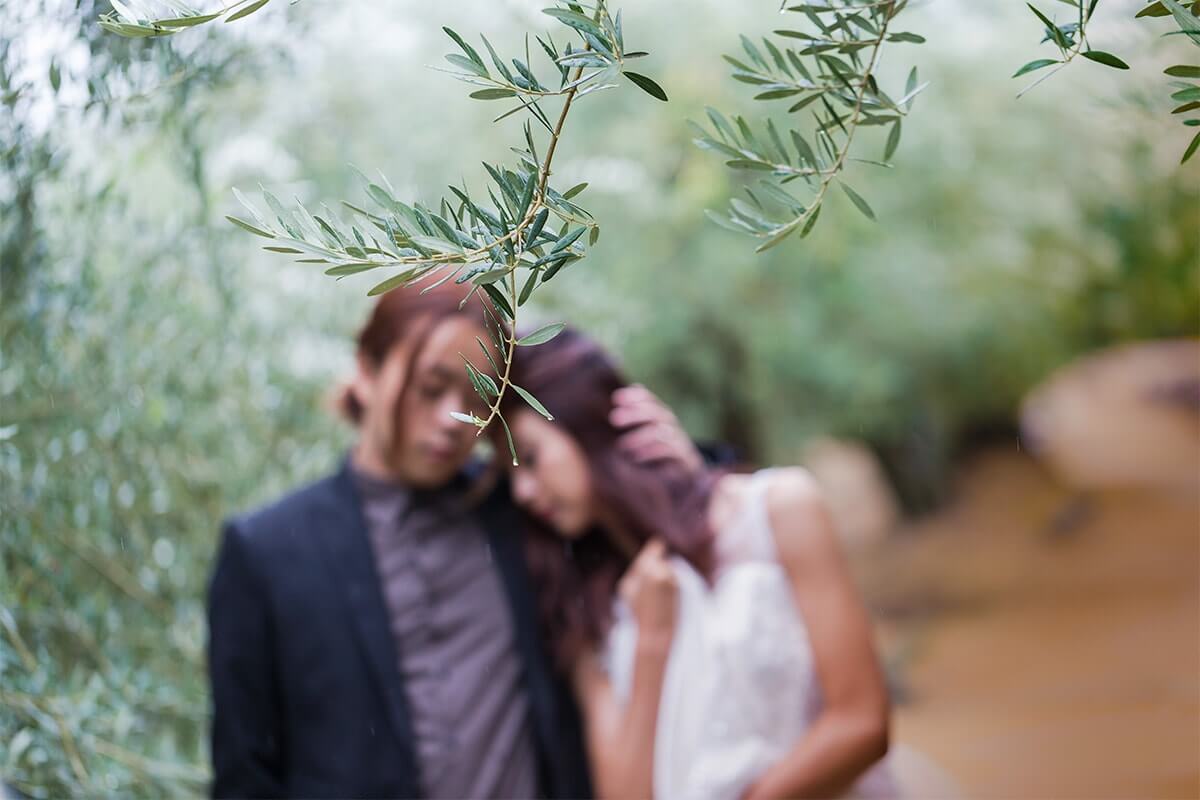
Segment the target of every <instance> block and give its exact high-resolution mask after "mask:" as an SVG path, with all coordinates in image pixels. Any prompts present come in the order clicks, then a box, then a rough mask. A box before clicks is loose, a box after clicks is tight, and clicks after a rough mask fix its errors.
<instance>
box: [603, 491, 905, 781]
mask: <svg viewBox="0 0 1200 800" xmlns="http://www.w3.org/2000/svg"><path fill="white" fill-rule="evenodd" d="M768 475H769V471H767V470H764V471H760V472H758V473H755V474H754V475H753V476H752V478H751V480H750V482H749V484H748V486H749V492H748V498H747V500H746V502H745V504H744V506H743V507H742V510H741V512H740V513H739V514H737V515H736V519H735V520H734V522H733V523H732V524H731V525H729V526H728V527H727V528H725V529H724V530H721V531H719V532H718V533H717V536H716V563H717V570H716V573H715V576H714V582H713V585H712V586H711V587H710V586H708V585H707V584H706V583H705V581H704V579H703V578H702V577H701V576H700V575H699V574H698V573H697V572H696V571H695V570H694V569H693V568H692V567H691V565H689V564H688V563H687V562H686V561H684V560H683V559H681V558H678V557H675V558H674V559H673V565H674V568H675V572H676V575H677V577H678V583H679V615H678V622H677V627H676V631H675V637H674V640H673V642H672V645H671V654H670V657H669V659H668V662H667V668H666V675H665V679H664V683H663V692H662V700H661V703H660V705H659V712H658V725H657V729H656V733H655V744H654V748H655V749H654V795H655V797H656V798H658V800H701V799H702V798H711V800H736V798H738V797H739V796H741V794H742V793H743V792H744V791H745V790H746V789H747V788H748V787H749V786H750V785H751V784H752V783H753V782H754V780H755V779H756V778H758V777H759V776H760V775H761V774H762V773H763V772H764V771H765V770H767V769H768V768H769V767H770V766H772V765H773V764H775V763H776V762H778V761H779V760H781V759H782V758H783V757H784V755H785V754H787V753H788V751H789V750H791V749H792V747H793V746H794V745H795V744H796V743H797V742H798V741H799V740H800V739H801V737H803V736H804V732H805V730H806V729H807V728H808V726H809V725H810V724H811V723H812V722H813V720H814V719H815V718H816V716H817V715H818V714H819V713H820V709H821V687H820V685H819V683H818V681H817V674H816V669H815V665H814V662H813V653H812V648H811V647H810V645H809V638H808V631H807V628H806V626H805V624H804V619H803V618H802V617H801V615H800V613H799V610H798V609H797V606H796V603H795V600H794V599H793V596H792V589H791V584H790V582H789V579H788V575H787V573H786V572H785V570H784V568H783V565H782V564H781V563H780V561H779V557H778V553H777V551H776V547H775V538H774V535H773V534H772V532H771V524H770V521H769V518H768V513H767V498H766V494H767V485H768V482H769V480H768ZM636 643H637V626H636V623H635V622H634V620H633V617H632V615H631V614H630V612H629V610H628V609H627V608H626V607H625V606H624V605H623V604H622V603H621V602H620V600H618V601H617V606H616V612H615V620H614V623H613V626H612V629H611V631H610V633H609V636H608V639H607V641H606V644H605V649H604V661H605V663H606V666H607V669H608V672H609V676H610V679H611V680H612V683H613V687H614V689H615V692H616V695H617V696H618V697H619V698H625V697H628V694H629V688H630V685H631V683H632V680H633V661H634V649H635V645H636ZM897 795H898V792H897V791H896V789H895V785H894V781H893V780H892V776H891V775H890V772H889V770H888V767H887V764H886V761H885V762H883V763H881V764H878V765H876V766H875V767H873V768H872V769H871V770H869V771H868V772H867V773H866V774H864V775H863V776H862V777H861V778H860V779H859V781H858V782H857V784H855V786H854V787H853V789H852V790H851V792H850V793H849V794H848V795H847V796H850V797H863V798H888V797H895V796H897Z"/></svg>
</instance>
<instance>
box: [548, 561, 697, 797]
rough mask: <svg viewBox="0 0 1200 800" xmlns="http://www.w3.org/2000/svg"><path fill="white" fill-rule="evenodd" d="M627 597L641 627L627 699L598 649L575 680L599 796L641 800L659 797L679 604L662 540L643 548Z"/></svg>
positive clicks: (624, 585) (580, 664)
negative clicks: (659, 748)
mask: <svg viewBox="0 0 1200 800" xmlns="http://www.w3.org/2000/svg"><path fill="white" fill-rule="evenodd" d="M620 593H621V596H622V597H623V598H624V599H625V601H626V602H627V603H628V604H629V606H630V608H631V610H632V611H633V614H634V617H635V618H636V619H637V622H638V637H637V645H636V650H635V654H634V661H633V684H632V686H631V688H630V694H629V698H628V701H627V702H626V703H624V704H621V703H620V702H619V700H618V698H617V697H616V695H615V692H614V691H613V688H612V684H611V683H610V681H609V678H608V675H607V674H606V673H605V671H604V669H603V667H602V666H601V665H600V661H599V657H598V656H597V655H596V654H595V653H594V652H593V653H588V654H586V655H584V656H583V657H581V658H580V659H579V660H578V661H577V662H576V664H575V668H574V671H573V675H572V678H573V683H574V688H575V692H576V695H577V697H578V698H579V704H580V707H581V708H582V710H583V716H584V731H585V735H586V738H587V749H588V758H589V760H590V761H591V765H592V776H593V778H594V780H595V784H596V793H597V795H598V796H599V797H600V798H616V799H617V800H635V799H636V798H649V797H652V796H653V794H654V736H655V727H656V725H657V722H658V706H659V699H660V698H661V696H662V686H663V676H664V675H665V673H666V666H667V658H668V656H669V655H670V651H671V638H672V636H673V635H674V628H675V613H676V605H677V602H678V601H677V593H678V588H677V586H676V584H675V575H674V572H673V571H672V569H671V565H670V563H669V562H668V561H667V558H666V550H665V548H664V547H663V546H662V544H661V542H651V543H650V544H648V545H647V546H646V547H645V548H643V550H642V552H641V554H640V555H639V556H638V558H637V559H636V560H635V561H634V563H633V565H632V566H631V567H630V568H629V570H628V572H627V573H626V576H625V578H623V579H622V581H621V588H620Z"/></svg>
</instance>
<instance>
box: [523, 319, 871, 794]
mask: <svg viewBox="0 0 1200 800" xmlns="http://www.w3.org/2000/svg"><path fill="white" fill-rule="evenodd" d="M514 366H515V370H516V373H515V380H516V382H517V383H518V384H519V385H521V386H522V387H523V388H524V389H526V390H527V391H529V392H531V393H532V394H533V395H534V396H536V397H537V398H538V399H539V400H540V401H541V402H542V403H543V404H544V405H545V406H546V408H547V409H548V410H549V412H550V413H551V414H552V415H553V417H554V421H553V422H550V421H547V420H546V419H545V418H543V417H542V416H540V415H539V414H538V413H536V412H534V411H533V410H531V409H529V408H528V407H524V406H517V405H516V404H514V405H513V406H512V407H511V408H510V409H509V412H508V413H509V419H510V420H511V423H512V431H513V434H514V438H515V440H516V443H517V453H518V456H519V459H520V466H519V467H516V468H515V469H514V470H513V475H512V491H513V494H514V498H515V500H516V502H517V503H518V504H519V505H520V506H521V507H522V508H523V509H524V510H525V511H526V512H527V513H528V515H529V517H530V527H531V531H530V536H529V537H528V555H529V560H530V569H531V572H532V574H533V577H534V579H535V581H537V582H538V587H539V601H540V603H541V614H542V624H543V628H544V630H545V633H546V635H547V636H548V638H549V641H550V642H551V644H552V647H553V650H554V653H555V656H556V657H557V660H558V664H559V665H560V667H561V668H562V669H563V670H564V671H565V672H567V673H568V674H569V676H570V679H571V684H572V686H573V687H574V690H575V692H576V694H577V697H578V700H579V703H580V707H581V708H582V710H583V713H584V717H585V728H586V738H587V748H588V755H589V759H590V761H591V764H592V770H593V779H594V782H595V785H596V789H597V792H598V793H599V795H600V796H602V797H615V798H632V797H650V796H656V797H660V798H769V797H810V796H815V797H829V796H835V795H846V794H849V795H854V796H872V797H883V796H889V795H890V794H892V793H893V792H892V785H891V781H890V777H889V775H888V774H887V772H886V771H885V770H884V769H882V768H880V767H879V766H873V765H876V763H877V762H879V761H880V759H881V758H882V757H883V756H884V754H885V753H886V751H887V746H888V708H889V704H888V698H887V692H886V690H885V686H884V680H883V676H882V673H881V670H880V667H879V662H878V659H877V657H876V654H875V651H874V648H873V645H872V642H871V633H870V626H869V622H868V619H867V614H866V612H865V610H864V609H863V606H862V604H861V602H860V601H859V599H858V597H857V595H856V593H855V590H854V587H853V583H852V581H851V578H850V576H849V574H848V572H847V569H846V566H845V564H844V562H843V560H842V557H841V555H840V552H839V549H838V542H837V538H836V535H835V532H834V530H833V528H832V526H831V523H830V520H829V516H828V514H827V513H826V511H825V507H824V504H823V502H822V500H821V496H820V493H819V491H818V490H817V488H816V486H815V485H814V484H813V482H812V480H811V478H810V477H809V476H808V475H807V474H806V473H805V472H804V471H802V470H800V469H773V470H764V471H761V472H758V473H755V474H753V475H748V476H747V475H734V474H717V473H704V474H702V475H700V476H699V477H697V475H696V474H695V473H691V474H689V473H687V472H686V471H685V470H682V469H676V468H670V467H651V466H646V465H644V464H634V463H633V462H632V461H631V460H630V459H629V457H628V456H627V455H626V454H625V453H624V452H623V450H622V449H621V448H618V447H617V446H616V441H617V431H616V429H615V428H614V427H613V425H612V421H611V420H610V415H611V412H612V400H611V398H612V396H613V393H614V391H617V390H619V389H620V388H621V387H622V386H624V385H625V382H624V380H623V379H622V378H621V376H620V373H619V372H618V370H617V369H616V368H615V367H614V365H613V363H612V362H611V361H610V360H609V359H608V357H607V356H606V355H605V354H604V353H603V351H602V350H600V348H599V347H598V346H597V345H596V344H594V343H593V342H591V341H589V340H587V339H586V338H584V337H583V336H581V335H579V334H578V333H575V332H573V331H570V330H566V331H564V332H563V333H561V334H560V335H559V336H558V337H557V338H555V339H553V340H551V341H550V342H548V343H546V344H544V345H541V346H539V347H537V348H531V349H530V350H528V351H525V352H522V353H521V357H520V359H519V360H518V361H517V362H516V364H515V365H514Z"/></svg>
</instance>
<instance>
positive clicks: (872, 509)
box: [803, 438, 899, 553]
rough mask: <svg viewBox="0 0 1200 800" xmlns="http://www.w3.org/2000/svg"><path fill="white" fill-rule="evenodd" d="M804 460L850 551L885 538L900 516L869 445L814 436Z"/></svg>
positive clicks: (871, 544) (897, 506)
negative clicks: (819, 487)
mask: <svg viewBox="0 0 1200 800" xmlns="http://www.w3.org/2000/svg"><path fill="white" fill-rule="evenodd" d="M803 462H804V466H805V467H807V468H808V470H809V471H810V472H811V473H812V474H813V477H814V478H815V479H816V481H817V483H819V484H820V485H821V488H822V490H823V491H824V492H825V497H826V500H827V501H828V503H829V508H830V512H831V513H832V514H833V519H834V522H835V523H836V524H837V528H838V533H839V534H840V535H841V537H842V541H843V543H844V544H845V545H846V548H847V549H848V550H849V551H850V552H852V553H854V552H861V551H864V550H868V549H870V548H871V547H873V546H875V545H876V544H878V543H879V542H881V541H883V539H885V538H886V537H887V535H888V533H890V532H891V530H892V528H893V527H894V526H895V525H896V522H897V521H898V519H899V505H898V503H897V501H896V496H895V493H894V492H893V491H892V487H891V485H890V484H889V483H888V481H887V477H886V475H885V474H884V471H883V468H882V466H881V465H880V463H879V459H877V458H876V457H875V454H874V453H873V452H872V451H871V449H870V448H868V447H867V446H866V445H864V444H861V443H859V442H853V441H845V440H839V439H828V438H821V439H815V440H813V441H812V442H810V443H809V444H808V446H807V447H805V449H804V458H803Z"/></svg>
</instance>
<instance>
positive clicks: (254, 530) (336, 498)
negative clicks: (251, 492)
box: [225, 472, 348, 550]
mask: <svg viewBox="0 0 1200 800" xmlns="http://www.w3.org/2000/svg"><path fill="white" fill-rule="evenodd" d="M344 484H345V481H344V476H342V475H341V474H340V473H339V472H334V473H331V474H329V475H326V476H324V477H322V478H319V479H317V480H314V481H312V482H310V483H308V484H305V485H303V486H300V487H299V488H297V489H294V490H293V491H290V492H288V493H287V494H285V495H283V496H282V497H279V498H277V499H275V500H273V501H271V502H269V503H266V504H264V505H261V506H259V507H257V508H253V509H250V510H248V511H245V512H242V513H239V514H235V515H233V516H231V517H230V518H229V519H228V520H226V523H225V527H226V535H229V536H237V537H238V538H240V539H242V540H243V543H244V544H246V545H247V546H249V547H251V548H252V549H255V550H258V549H262V548H265V549H275V548H277V547H281V546H283V547H286V546H288V543H290V542H292V541H294V540H295V538H296V537H297V536H298V535H300V534H301V533H303V532H304V531H306V530H308V529H309V528H311V527H312V526H313V525H314V524H317V523H318V521H319V519H320V518H321V516H322V514H323V513H324V512H325V511H326V510H328V509H329V508H330V506H331V504H337V503H339V502H344V501H345V499H346V498H344V497H343V496H342V495H344V494H345V493H346V492H347V491H348V490H347V488H346V486H345V485H344Z"/></svg>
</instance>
